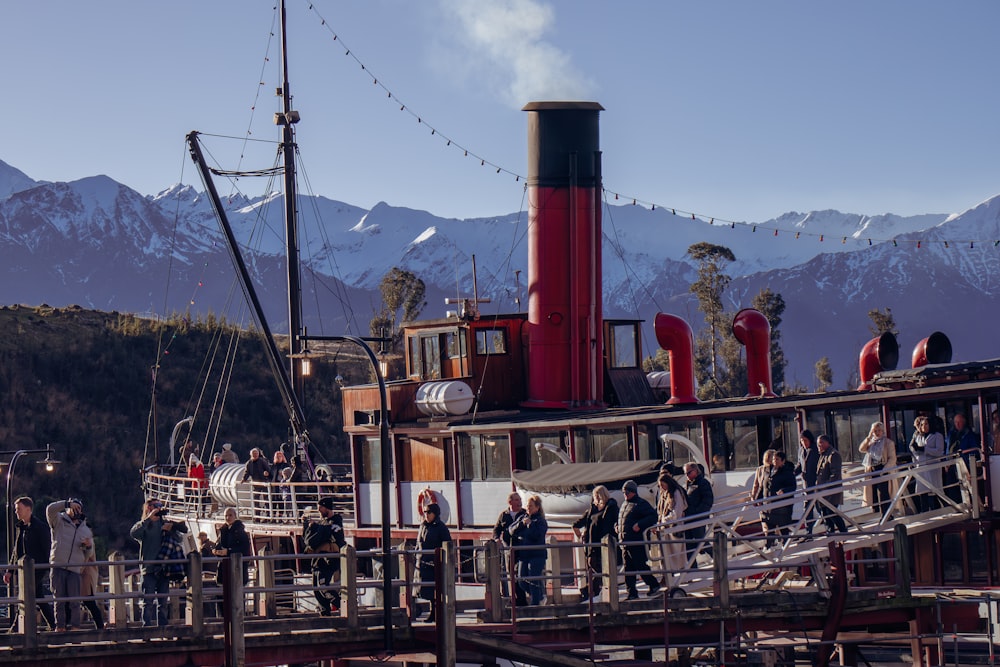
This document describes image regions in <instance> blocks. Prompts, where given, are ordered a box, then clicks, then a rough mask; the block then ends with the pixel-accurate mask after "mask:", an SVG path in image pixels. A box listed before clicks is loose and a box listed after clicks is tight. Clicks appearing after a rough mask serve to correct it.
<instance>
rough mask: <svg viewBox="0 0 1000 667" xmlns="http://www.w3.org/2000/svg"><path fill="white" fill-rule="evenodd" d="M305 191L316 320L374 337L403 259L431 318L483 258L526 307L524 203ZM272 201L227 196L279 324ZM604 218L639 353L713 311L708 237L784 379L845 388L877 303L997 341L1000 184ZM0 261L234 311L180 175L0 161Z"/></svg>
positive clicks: (5, 294) (15, 281)
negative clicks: (777, 336) (152, 188)
mask: <svg viewBox="0 0 1000 667" xmlns="http://www.w3.org/2000/svg"><path fill="white" fill-rule="evenodd" d="M4 193H6V194H4ZM301 201H302V205H301V206H300V210H301V224H302V228H303V230H304V232H303V235H302V257H303V266H304V278H305V279H304V281H303V289H304V292H305V293H304V295H303V302H304V304H306V306H307V307H311V306H313V305H318V306H320V307H322V309H323V310H326V309H327V307H329V306H336V307H340V308H342V310H343V314H342V315H341V316H339V317H335V318H333V319H330V318H328V317H326V316H324V318H323V319H322V320H319V319H318V318H316V317H314V316H310V315H307V317H306V319H307V322H309V330H310V333H316V334H322V333H324V332H325V333H329V334H341V333H345V332H351V333H355V334H362V335H364V334H367V322H368V320H369V319H370V318H371V316H372V315H373V314H374V312H375V311H376V310H377V309H378V304H379V301H380V299H379V295H378V293H377V286H378V282H379V281H380V280H381V278H382V276H383V275H384V274H385V273H386V272H387V271H388V270H389V269H390V268H392V267H393V266H399V267H400V268H404V269H407V270H409V271H412V272H413V273H415V274H416V275H417V276H419V277H420V278H422V279H423V280H424V281H425V283H426V285H427V302H428V305H427V307H426V308H425V310H424V315H425V316H428V317H440V316H444V314H445V310H446V307H445V306H444V304H443V299H444V297H446V296H447V297H471V296H472V289H473V288H472V272H473V258H474V259H475V267H476V269H475V270H476V278H477V283H478V293H479V295H480V296H481V297H488V298H490V299H491V300H492V303H491V304H489V305H486V306H483V308H482V311H483V314H484V315H487V314H489V313H493V312H510V311H514V310H517V301H518V300H520V308H521V309H522V310H524V309H526V307H527V294H526V292H527V249H526V241H525V237H526V233H527V212H526V211H525V210H522V211H519V212H516V213H509V214H506V215H498V216H491V217H481V218H470V219H455V218H439V217H436V216H434V215H433V214H431V213H430V212H427V211H417V210H413V209H407V208H399V207H393V206H391V205H390V204H388V203H385V202H380V203H379V204H377V205H376V206H374V207H373V208H372V209H370V210H365V209H363V208H360V207H357V206H353V205H351V204H348V203H345V202H340V201H336V200H332V199H328V198H325V197H303V198H302V199H301ZM275 202H276V199H275V195H274V193H268V194H265V195H263V196H261V197H248V196H245V195H243V194H239V193H237V194H234V195H232V196H228V197H224V198H223V205H224V206H225V207H226V209H227V212H228V215H229V216H230V219H231V224H232V226H233V228H234V231H235V233H236V235H237V237H238V239H239V240H240V243H241V245H243V248H244V254H245V255H246V256H247V257H248V265H249V267H250V271H251V273H252V274H253V276H254V279H255V282H256V284H257V289H258V291H259V293H260V296H261V301H262V302H263V303H264V304H265V307H266V310H267V311H268V313H269V315H268V317H269V320H270V323H271V326H272V328H273V329H274V330H275V331H278V332H280V331H284V330H286V329H287V327H286V325H285V318H286V317H287V314H286V313H285V306H284V288H283V283H284V277H283V276H284V269H283V264H284V261H283V250H282V249H281V238H282V234H283V231H282V230H283V223H282V216H283V207H282V206H281V205H280V203H275ZM603 224H604V259H603V267H604V271H603V272H604V302H605V303H604V310H605V314H606V316H613V317H632V318H638V319H643V320H645V322H646V325H645V327H646V330H645V333H644V344H643V347H644V354H646V355H651V354H653V353H654V352H655V349H656V344H655V337H654V336H653V335H652V332H651V328H650V323H651V322H652V320H653V317H654V315H655V313H656V312H661V311H662V312H672V313H674V314H677V315H679V316H681V317H683V318H684V319H686V320H688V321H689V322H690V323H691V325H692V327H693V328H694V329H695V330H698V329H700V328H701V327H702V326H703V321H702V320H703V318H702V317H701V313H700V312H699V311H698V310H697V303H696V302H695V300H694V298H693V296H692V295H691V294H690V293H689V291H688V287H689V285H690V283H691V282H692V281H693V279H694V275H695V267H694V265H693V264H692V262H691V261H690V258H688V257H686V251H687V248H688V247H689V246H690V245H691V244H692V243H696V242H702V241H707V242H710V243H715V244H718V245H726V246H727V247H730V248H731V249H732V250H733V252H734V253H735V255H736V262H734V263H733V264H731V265H730V266H729V267H727V268H728V270H727V272H728V273H729V275H731V276H732V283H731V286H730V289H729V291H728V292H727V294H726V295H725V299H726V304H727V308H729V309H731V310H733V311H734V312H735V310H737V309H738V308H740V307H744V306H747V305H749V303H750V300H751V299H752V297H753V295H754V294H756V292H757V291H759V289H761V288H764V287H768V288H770V289H771V290H772V291H774V292H776V293H779V294H781V295H782V297H783V298H784V300H785V302H786V311H785V314H784V321H783V323H782V325H781V332H782V342H783V346H784V349H785V354H786V358H787V359H788V360H789V371H788V373H787V377H788V382H789V383H792V384H800V385H804V386H806V387H807V388H811V387H812V386H813V384H814V380H813V379H812V367H813V365H814V364H815V362H816V361H817V360H818V359H819V358H820V357H824V356H825V357H828V358H829V359H830V361H831V364H832V365H833V368H834V373H835V377H834V384H835V386H837V387H840V386H849V385H850V383H851V382H852V378H851V375H852V373H854V372H855V371H856V365H857V353H858V351H859V350H860V347H861V345H863V344H864V342H866V341H867V339H868V337H870V332H869V331H868V326H869V324H870V320H868V318H867V311H868V310H870V309H873V308H885V307H889V308H891V309H892V312H893V315H894V316H895V318H896V322H897V325H898V327H899V329H900V332H901V336H900V339H901V340H900V343H901V349H903V350H905V349H906V345H907V344H909V341H910V340H911V339H913V341H914V343H915V341H916V340H919V339H920V338H923V337H925V336H927V335H929V334H930V333H931V332H932V331H935V330H942V331H945V333H947V334H948V335H949V336H950V337H952V341H953V344H954V348H955V356H956V359H974V358H988V357H994V356H1000V355H998V354H997V353H996V352H994V346H993V343H992V340H991V339H990V336H988V335H987V334H986V333H985V332H984V331H983V330H984V329H985V330H988V329H989V327H978V328H977V327H968V326H961V325H960V326H958V327H954V326H952V327H949V324H951V323H952V322H956V323H958V322H961V321H962V318H963V314H965V313H980V312H983V313H988V312H990V311H991V309H993V308H996V306H998V305H1000V304H998V303H997V299H998V297H994V296H993V293H994V292H998V291H1000V290H996V288H995V284H996V281H997V278H996V276H998V275H1000V249H998V248H997V247H996V246H995V245H994V244H993V243H987V242H981V243H978V244H976V243H975V241H976V240H981V241H985V240H987V239H993V238H1000V197H996V198H992V199H989V200H986V201H984V202H981V203H980V204H977V205H975V206H973V207H970V208H969V209H968V210H966V211H964V212H961V213H955V214H924V215H918V216H909V217H903V216H895V215H892V214H889V213H883V214H879V215H861V214H856V213H841V212H838V211H834V210H823V211H812V212H807V213H801V212H794V211H790V212H788V213H785V214H783V215H781V216H778V217H777V218H773V219H771V220H767V221H762V222H758V223H725V224H719V223H717V222H715V221H705V220H700V219H694V220H692V219H691V218H690V217H684V216H678V215H674V214H673V213H672V212H671V211H669V210H665V209H655V210H650V209H646V208H643V207H640V206H629V205H624V206H618V205H612V204H610V203H607V204H606V205H605V207H604V211H603ZM918 240H919V241H920V242H921V243H920V246H921V247H920V248H916V241H918ZM39 260H44V261H41V262H40V261H39ZM0 261H3V262H4V266H5V273H6V275H7V279H6V280H5V281H4V283H3V288H2V290H0V302H3V303H10V304H12V303H27V304H37V303H48V304H50V305H55V306H59V305H70V304H80V305H84V306H86V307H91V308H96V309H105V310H119V311H125V312H137V313H147V312H148V313H160V314H169V313H172V312H186V311H189V310H194V311H196V312H202V313H204V312H206V311H208V312H215V313H217V314H227V313H229V312H230V311H231V310H232V311H233V312H238V309H239V308H240V306H237V305H236V304H237V302H239V301H240V299H237V298H235V295H234V289H233V280H232V275H233V271H232V268H231V265H230V260H229V258H228V256H227V252H226V250H225V248H224V243H223V237H222V234H221V232H220V231H219V229H218V224H217V223H216V222H215V219H214V214H213V212H212V210H211V207H210V205H209V202H208V200H207V197H206V196H205V194H204V193H202V192H198V191H197V190H196V189H194V188H193V187H191V186H186V185H180V184H176V185H173V186H170V187H168V188H165V189H164V190H162V191H161V192H159V193H157V194H155V195H142V194H140V193H138V192H135V191H134V190H131V189H130V188H128V187H127V186H125V185H122V184H119V183H117V182H115V181H114V180H112V179H110V178H108V177H106V176H94V177H88V178H84V179H80V180H77V181H74V182H72V183H49V182H44V181H33V180H31V179H30V178H29V177H27V176H26V175H25V174H23V172H20V171H19V170H17V169H15V168H14V167H11V166H10V165H8V164H6V163H4V162H2V161H0ZM226 316H227V317H228V318H229V321H233V322H238V321H241V318H243V316H242V315H228V314H227V315H226ZM914 337H915V338H914ZM902 356H903V357H904V360H905V355H902ZM901 363H902V362H901Z"/></svg>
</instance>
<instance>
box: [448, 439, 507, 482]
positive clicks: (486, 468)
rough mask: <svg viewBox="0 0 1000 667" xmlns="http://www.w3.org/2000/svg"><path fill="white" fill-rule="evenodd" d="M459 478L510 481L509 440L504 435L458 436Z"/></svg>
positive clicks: (464, 479)
mask: <svg viewBox="0 0 1000 667" xmlns="http://www.w3.org/2000/svg"><path fill="white" fill-rule="evenodd" d="M457 443H458V451H459V459H458V465H459V476H460V478H461V479H462V480H463V481H468V480H491V479H510V472H511V468H510V438H508V437H507V436H506V435H478V434H477V435H464V434H462V435H459V436H458V439H457Z"/></svg>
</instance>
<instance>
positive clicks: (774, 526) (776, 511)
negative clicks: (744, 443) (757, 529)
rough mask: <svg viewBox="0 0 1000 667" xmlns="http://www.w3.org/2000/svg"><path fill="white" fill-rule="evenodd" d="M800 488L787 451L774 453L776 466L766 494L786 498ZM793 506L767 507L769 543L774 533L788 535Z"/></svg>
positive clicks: (771, 542)
mask: <svg viewBox="0 0 1000 667" xmlns="http://www.w3.org/2000/svg"><path fill="white" fill-rule="evenodd" d="M797 488H798V482H797V480H796V479H795V466H793V465H792V463H791V462H790V461H789V460H788V459H787V457H786V456H785V452H783V451H777V452H775V453H774V467H773V468H772V469H771V474H770V476H769V477H768V478H767V481H766V482H765V484H764V492H765V495H766V496H767V497H768V498H769V499H771V500H785V499H787V498H790V497H791V495H792V494H794V493H795V490H796V489H797ZM793 509H794V508H793V506H792V505H791V504H789V505H782V506H781V507H774V508H767V509H766V523H767V532H768V535H769V537H768V538H767V544H768V546H770V545H771V544H773V543H774V537H773V536H774V535H778V534H780V535H788V533H789V528H788V526H789V525H790V524H791V523H792V510H793Z"/></svg>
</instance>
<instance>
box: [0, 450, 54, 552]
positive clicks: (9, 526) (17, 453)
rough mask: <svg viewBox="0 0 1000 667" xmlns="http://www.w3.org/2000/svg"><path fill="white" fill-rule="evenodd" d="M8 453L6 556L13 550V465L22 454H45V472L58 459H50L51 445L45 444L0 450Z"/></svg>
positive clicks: (51, 468)
mask: <svg viewBox="0 0 1000 667" xmlns="http://www.w3.org/2000/svg"><path fill="white" fill-rule="evenodd" d="M8 454H10V455H11V456H10V463H8V464H7V516H6V526H7V557H8V558H10V556H11V555H12V554H13V551H14V534H13V532H12V530H11V529H12V527H13V524H12V523H11V519H10V517H11V515H12V514H13V513H14V486H13V481H14V466H16V465H17V462H18V461H19V460H20V459H21V457H22V456H27V455H28V454H45V460H44V461H43V462H42V463H44V464H45V470H46V472H52V470H53V467H54V465H55V464H56V463H58V461H53V460H52V445H45V449H18V450H17V451H13V452H0V456H6V455H8Z"/></svg>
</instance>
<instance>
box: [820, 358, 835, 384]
mask: <svg viewBox="0 0 1000 667" xmlns="http://www.w3.org/2000/svg"><path fill="white" fill-rule="evenodd" d="M832 384H833V368H831V367H830V358H829V357H823V358H822V359H820V360H819V361H817V362H816V391H826V390H827V389H829V388H830V385H832Z"/></svg>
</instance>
